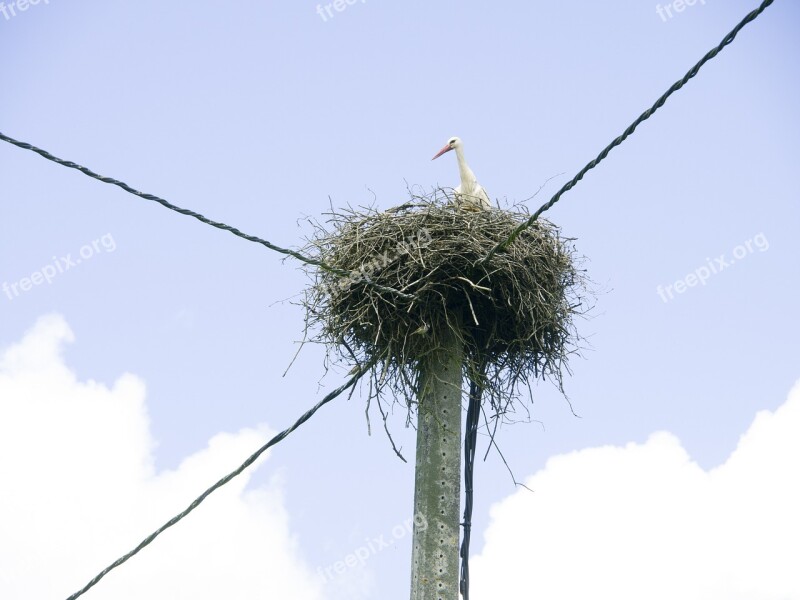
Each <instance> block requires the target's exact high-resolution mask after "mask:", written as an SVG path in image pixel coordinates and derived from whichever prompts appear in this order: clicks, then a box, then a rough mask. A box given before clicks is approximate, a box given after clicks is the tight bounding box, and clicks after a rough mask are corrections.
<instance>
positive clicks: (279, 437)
mask: <svg viewBox="0 0 800 600" xmlns="http://www.w3.org/2000/svg"><path fill="white" fill-rule="evenodd" d="M370 367H372V363H371V362H369V363H365V364H364V365H363V366H362V367H361V368H360V369H359V370H358V372H357V373H356V374H355V375H353V376H352V377H351V378H350V379H348V380H347V382H345V383H344V384H342V385H341V386H339V387H338V388H336V389H335V390H333V391H332V392H331V393H330V394H328V395H327V396H325V397H324V398H323V399H322V400H320V401H319V402H317V403H316V404H315V405H314V406H313V407H312V408H310V409H309V410H308V411H306V412H305V413H304V414H303V415H302V416H301V417H300V418H299V419H297V421H295V422H294V424H293V425H292V426H291V427H288V428H286V429H284V430H283V431H281V432H280V433H279V434H278V435H276V436H275V437H273V438H272V439H271V440H269V441H268V442H267V443H266V444H264V445H263V446H261V448H259V449H258V450H256V451H255V452H254V453H253V454H251V455H250V456H249V457H248V458H247V460H245V461H244V462H243V463H242V464H241V465H239V466H238V467H237V468H236V469H234V470H233V471H231V472H230V473H228V474H227V475H225V477H223V478H222V479H220V480H219V481H217V482H216V483H215V484H214V485H212V486H211V487H210V488H208V489H207V490H206V491H205V492H203V493H202V494H200V495H199V496H198V497H197V498H195V499H194V500H193V501H192V503H191V504H190V505H189V506H187V507H186V509H185V510H183V511H181V512H180V513H178V514H177V515H175V516H174V517H172V518H171V519H170V520H169V521H167V522H166V523H164V524H163V525H162V526H161V527H159V528H158V529H156V530H155V531H154V532H153V533H151V534H150V535H148V536H147V537H146V538H144V539H143V540H142V541H141V542H139V545H138V546H136V547H135V548H134V549H133V550H131V551H130V552H128V553H127V554H125V555H123V556H120V557H119V558H118V559H117V560H115V561H114V562H113V563H111V564H110V565H108V566H107V567H106V568H105V569H103V570H102V571H100V572H99V573H98V574H97V575H95V576H94V578H93V579H92V580H91V581H90V582H89V583H87V584H86V585H85V586H83V587H82V588H81V589H80V590H78V591H77V592H75V593H74V594H72V595H71V596H69V597H68V598H67V600H75V599H76V598H79V597H80V596H82V595H83V594H85V593H86V592H88V591H89V590H90V589H91V588H92V587H94V585H95V584H97V582H99V581H100V580H101V579H102V578H103V577H105V576H106V575H108V573H109V572H111V571H113V570H114V569H116V568H117V567H118V566H120V565H121V564H122V563H124V562H125V561H127V560H128V559H129V558H131V557H133V556H134V555H136V554H138V553H139V552H140V551H141V550H142V549H144V548H145V547H146V546H147V545H149V544H150V543H151V542H152V541H153V540H155V539H156V538H157V537H158V536H159V535H161V534H162V533H163V532H164V531H165V530H167V529H169V528H170V527H172V526H173V525H175V524H176V523H177V522H178V521H180V520H181V519H183V518H184V517H185V516H187V515H188V514H189V513H190V512H192V511H193V510H194V509H195V508H197V507H198V506H199V505H200V503H201V502H202V501H203V500H205V499H206V498H207V497H208V496H209V495H211V493H213V492H214V491H216V490H218V489H219V488H221V487H222V486H223V485H225V484H226V483H228V482H229V481H230V480H231V479H233V478H234V477H236V476H237V475H239V474H241V473H242V472H243V471H244V470H245V469H246V468H247V467H249V466H250V465H252V464H253V463H254V462H255V461H256V460H257V459H258V457H259V456H261V455H262V454H263V453H264V452H266V451H267V449H269V448H271V447H272V446H274V445H275V444H277V443H278V442H280V441H282V440H283V439H285V438H286V437H287V436H288V435H289V434H290V433H292V432H293V431H294V430H295V429H297V428H298V427H300V425H302V424H303V423H305V422H306V421H308V420H309V419H310V418H311V417H312V416H313V415H314V413H316V412H317V411H318V410H319V409H320V408H322V407H323V406H324V405H326V404H327V403H328V402H330V401H331V400H333V399H334V398H336V397H337V396H338V395H340V394H341V393H342V392H344V391H345V390H346V389H348V388H350V387H352V386H354V385H355V384H356V383H357V382H358V380H359V379H361V377H362V376H363V375H364V373H366V372H367V371H368V370H369V369H370Z"/></svg>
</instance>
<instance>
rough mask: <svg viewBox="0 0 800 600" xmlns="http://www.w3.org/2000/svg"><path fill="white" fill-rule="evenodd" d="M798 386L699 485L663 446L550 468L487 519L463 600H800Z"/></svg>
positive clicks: (659, 442) (673, 445)
mask: <svg viewBox="0 0 800 600" xmlns="http://www.w3.org/2000/svg"><path fill="white" fill-rule="evenodd" d="M798 431H800V383H798V385H796V386H795V387H794V389H793V390H792V391H791V393H790V394H789V399H788V400H787V402H786V403H785V404H784V405H783V406H781V407H780V408H779V409H778V410H776V411H775V412H774V413H772V412H768V411H763V412H760V413H758V415H757V416H756V418H755V420H754V422H753V424H752V425H751V427H750V429H749V430H748V431H747V433H745V435H743V436H742V438H741V440H740V441H739V445H738V447H737V449H736V450H735V452H734V453H733V454H732V455H731V456H730V457H729V459H728V460H727V461H726V462H725V464H723V465H721V466H720V467H718V468H716V469H713V470H711V471H708V472H707V471H704V470H703V469H701V468H700V467H699V466H698V465H697V464H695V463H694V462H692V460H691V459H690V457H689V456H688V455H687V453H686V451H685V450H684V449H683V448H682V447H681V445H680V442H679V441H678V440H677V439H676V438H675V437H674V436H673V435H671V434H669V433H656V434H654V435H652V436H651V437H650V439H648V440H647V442H646V443H644V444H628V445H627V446H625V447H624V448H620V447H603V448H591V449H588V450H582V451H579V452H573V453H571V454H566V455H563V456H558V457H555V458H553V459H551V460H549V461H548V463H547V465H546V466H545V468H544V469H543V470H542V471H540V472H539V473H537V474H536V475H534V476H533V477H531V478H530V479H528V480H527V481H526V484H527V486H528V487H530V488H531V489H532V490H534V493H531V492H528V491H526V490H520V491H519V492H517V493H515V494H514V495H512V496H510V497H509V498H507V499H506V500H504V501H502V502H500V503H498V504H496V505H495V506H493V507H492V510H491V524H490V526H489V527H488V529H487V531H486V534H485V541H486V545H485V547H484V548H483V552H482V554H481V555H479V556H476V557H475V558H473V559H472V561H471V563H470V569H471V574H472V577H471V583H472V585H471V592H472V595H473V596H474V597H475V598H521V599H525V598H531V599H537V598H547V599H548V600H584V599H587V598H591V599H593V600H641V599H642V598H647V599H648V600H662V599H663V600H667V599H669V600H675V599H678V598H680V599H681V600H701V599H702V600H798V599H800V508H799V507H800V477H799V476H798V473H800V467H798V461H800V435H798Z"/></svg>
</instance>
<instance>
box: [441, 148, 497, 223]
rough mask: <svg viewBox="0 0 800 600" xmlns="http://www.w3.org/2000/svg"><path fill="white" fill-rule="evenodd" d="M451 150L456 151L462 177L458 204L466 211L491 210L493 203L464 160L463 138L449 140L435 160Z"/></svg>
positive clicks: (458, 191) (457, 196)
mask: <svg viewBox="0 0 800 600" xmlns="http://www.w3.org/2000/svg"><path fill="white" fill-rule="evenodd" d="M450 150H455V151H456V158H457V159H458V173H459V175H460V176H461V184H460V185H459V186H458V187H457V188H455V192H456V202H457V203H458V204H459V206H460V207H461V208H463V209H464V210H473V211H479V210H491V209H492V203H491V201H490V200H489V194H487V193H486V190H485V189H483V186H482V185H481V184H480V183H478V178H477V177H475V173H473V172H472V169H470V168H469V165H468V164H467V161H466V160H465V159H464V144H463V143H462V142H461V138H457V137H452V138H450V139H449V140H447V144H445V146H444V148H442V149H441V150H439V152H438V153H437V154H436V156H434V157H433V159H431V160H434V159H437V158H439V157H440V156H441V155H442V154H444V153H445V152H450Z"/></svg>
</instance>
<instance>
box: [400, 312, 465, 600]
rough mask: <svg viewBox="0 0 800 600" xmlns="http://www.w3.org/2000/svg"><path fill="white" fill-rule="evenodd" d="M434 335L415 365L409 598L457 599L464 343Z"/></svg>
mask: <svg viewBox="0 0 800 600" xmlns="http://www.w3.org/2000/svg"><path fill="white" fill-rule="evenodd" d="M438 333H439V334H440V336H441V337H440V345H439V347H438V348H437V349H435V350H434V351H433V352H431V353H430V354H429V355H428V356H426V357H425V359H424V360H423V361H422V364H421V365H420V369H421V373H420V378H419V381H420V391H419V403H418V406H417V458H416V475H415V484H414V536H413V549H412V553H411V600H458V586H459V545H458V540H459V533H460V530H459V509H460V504H461V368H462V365H463V364H464V343H463V341H462V340H461V339H460V338H459V336H457V335H456V334H455V333H454V332H453V331H451V330H450V328H449V327H448V326H444V327H442V328H441V331H440V332H438Z"/></svg>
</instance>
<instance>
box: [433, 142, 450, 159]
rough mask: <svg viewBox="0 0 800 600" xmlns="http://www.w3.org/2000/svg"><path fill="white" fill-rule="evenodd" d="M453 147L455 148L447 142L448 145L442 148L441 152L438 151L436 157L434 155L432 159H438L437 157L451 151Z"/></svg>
mask: <svg viewBox="0 0 800 600" xmlns="http://www.w3.org/2000/svg"><path fill="white" fill-rule="evenodd" d="M452 149H453V147H452V146H450V144H447V145H446V146H445V147H444V148H442V149H441V150H439V152H437V153H436V156H434V157H433V158H432V159H431V160H436V159H437V158H439V157H440V156H441V155H442V154H444V153H445V152H450V150H452Z"/></svg>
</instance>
